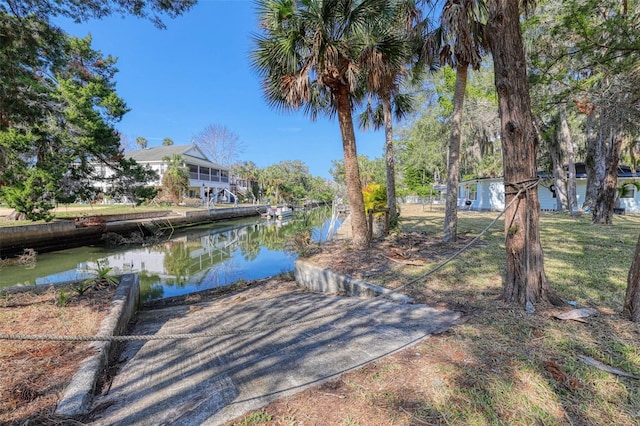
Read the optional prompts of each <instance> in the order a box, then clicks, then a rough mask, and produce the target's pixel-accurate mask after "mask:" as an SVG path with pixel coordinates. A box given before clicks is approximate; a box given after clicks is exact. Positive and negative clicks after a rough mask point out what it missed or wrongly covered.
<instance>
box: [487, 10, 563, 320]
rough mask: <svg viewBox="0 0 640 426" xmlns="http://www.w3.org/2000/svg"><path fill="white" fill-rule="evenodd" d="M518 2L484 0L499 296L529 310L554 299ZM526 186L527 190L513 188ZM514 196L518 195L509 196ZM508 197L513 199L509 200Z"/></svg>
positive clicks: (536, 143) (536, 141)
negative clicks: (501, 259)
mask: <svg viewBox="0 0 640 426" xmlns="http://www.w3.org/2000/svg"><path fill="white" fill-rule="evenodd" d="M518 5H519V2H517V1H513V0H490V1H489V3H488V10H489V20H488V23H487V33H488V38H489V46H490V48H491V52H492V55H493V62H494V69H495V84H496V91H497V93H498V105H499V110H500V123H501V139H502V149H503V161H504V185H505V204H506V205H508V206H509V207H508V209H507V211H506V214H505V246H506V274H505V275H506V276H505V280H504V287H503V294H502V297H503V299H504V300H505V301H507V302H509V303H519V304H520V305H523V306H525V307H526V309H527V311H532V310H533V309H534V308H533V304H534V303H536V302H542V301H550V300H552V299H553V301H555V302H557V299H555V297H553V295H552V294H551V290H550V289H549V285H548V282H547V277H546V275H545V272H544V258H543V253H542V245H541V243H540V231H539V228H538V225H539V217H540V202H539V200H538V189H537V186H535V185H534V184H535V183H536V181H537V173H536V172H537V171H536V156H537V148H538V140H537V137H536V132H535V129H534V127H533V119H532V116H531V100H530V97H529V84H528V81H527V73H526V68H525V64H526V59H525V55H524V48H523V45H522V34H521V32H520V13H519V8H518ZM525 185H531V186H532V188H531V189H529V190H526V191H522V192H519V191H520V190H521V189H523V188H525ZM516 194H518V198H517V199H515V200H514V197H515V196H516ZM512 201H513V203H512Z"/></svg>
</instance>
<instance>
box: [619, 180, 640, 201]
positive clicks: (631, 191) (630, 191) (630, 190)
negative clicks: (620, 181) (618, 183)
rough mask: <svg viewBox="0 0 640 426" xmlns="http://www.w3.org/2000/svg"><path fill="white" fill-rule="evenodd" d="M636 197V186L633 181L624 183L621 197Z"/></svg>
mask: <svg viewBox="0 0 640 426" xmlns="http://www.w3.org/2000/svg"><path fill="white" fill-rule="evenodd" d="M635 197H636V187H635V185H633V184H632V183H627V184H624V185H622V188H620V198H635Z"/></svg>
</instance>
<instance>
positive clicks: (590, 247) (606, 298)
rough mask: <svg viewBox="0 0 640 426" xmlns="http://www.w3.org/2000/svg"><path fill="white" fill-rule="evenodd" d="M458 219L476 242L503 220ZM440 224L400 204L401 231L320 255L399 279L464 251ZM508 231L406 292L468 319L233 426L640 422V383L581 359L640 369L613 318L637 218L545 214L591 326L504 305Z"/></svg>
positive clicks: (552, 266)
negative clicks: (444, 238) (609, 222)
mask: <svg viewBox="0 0 640 426" xmlns="http://www.w3.org/2000/svg"><path fill="white" fill-rule="evenodd" d="M459 217H460V220H459V231H461V232H462V233H463V235H467V237H466V238H467V239H466V241H468V240H469V239H470V238H471V236H473V235H475V234H476V233H478V232H479V231H481V230H482V229H483V228H484V226H486V225H487V224H488V223H489V222H490V221H491V219H492V218H493V217H495V214H489V213H473V212H461V213H460V216H459ZM442 219H443V214H442V212H441V211H426V212H424V211H422V209H421V207H420V206H403V221H402V231H403V232H402V233H401V234H400V235H397V236H390V237H388V238H387V239H385V240H384V241H379V242H377V243H376V244H375V245H374V247H372V249H371V250H369V251H367V252H353V251H351V250H350V249H349V248H348V246H347V245H345V244H344V243H342V244H334V245H333V246H332V247H331V248H330V249H328V253H327V252H325V253H324V254H321V255H317V256H315V257H312V260H313V261H314V262H317V263H320V264H330V265H331V266H332V268H334V269H337V270H340V269H341V268H342V270H343V271H344V272H349V273H351V274H352V275H359V276H361V277H363V278H366V279H367V280H369V281H373V282H377V283H379V284H384V285H387V286H389V287H397V286H398V285H402V284H403V283H406V282H408V281H410V280H411V279H413V278H415V277H417V276H420V275H421V274H423V273H424V272H426V271H428V270H429V269H430V268H432V267H433V266H434V265H435V264H437V263H438V262H439V261H441V260H442V259H444V258H446V257H447V256H448V255H450V254H451V253H453V252H454V251H455V250H456V249H457V248H458V247H459V246H460V244H461V243H456V244H454V245H443V244H441V243H439V238H440V236H441V227H442ZM502 227H503V224H502V222H499V223H498V224H497V225H496V227H495V228H494V229H493V230H492V231H490V232H489V233H488V234H487V235H486V236H485V237H484V238H483V240H482V242H481V244H480V245H479V246H477V247H476V248H474V249H473V250H471V251H469V252H467V253H465V254H463V255H462V256H460V257H459V258H457V259H456V260H455V261H454V262H452V263H451V264H450V265H448V266H446V267H445V268H443V269H442V270H440V271H439V272H437V273H436V274H434V275H432V276H430V277H428V278H426V279H423V280H420V281H419V282H418V283H416V285H413V286H411V287H410V288H409V289H408V290H407V292H408V293H409V294H410V295H411V296H413V297H414V298H415V299H416V300H417V301H419V302H422V303H428V304H430V305H440V306H448V307H450V308H452V309H456V310H459V311H462V312H463V313H464V314H465V316H464V320H463V323H462V324H460V325H458V326H456V327H454V328H452V329H451V330H450V331H448V332H447V333H445V334H443V335H439V336H433V337H432V338H430V339H428V340H426V341H424V342H422V343H420V344H418V345H416V346H414V347H412V348H409V349H406V350H403V351H401V352H399V353H397V354H395V355H393V356H390V357H387V358H385V359H382V360H379V361H377V362H375V363H373V364H370V365H368V366H366V367H363V368H361V369H359V370H356V371H353V372H350V373H347V374H344V375H343V376H341V377H340V378H339V379H337V380H333V381H331V382H328V383H325V384H323V385H321V386H319V387H316V388H312V389H308V390H306V391H304V392H302V393H300V394H298V395H295V396H292V397H289V398H285V399H282V400H279V401H277V402H275V403H273V404H270V405H268V406H266V407H264V408H263V409H262V410H260V411H257V412H254V413H249V414H248V415H246V416H244V417H243V418H241V419H238V420H237V421H235V422H233V424H236V425H249V424H269V425H317V424H331V425H362V426H365V425H439V424H446V425H488V424H509V425H534V424H539V425H602V424H616V425H640V380H634V379H632V378H625V377H620V376H616V375H613V374H610V373H606V372H604V371H601V370H599V369H596V368H594V367H591V366H589V365H587V364H585V363H583V362H581V361H579V360H578V355H586V356H590V357H593V358H595V359H597V360H599V361H601V362H603V363H605V364H607V365H609V366H612V367H615V368H618V369H621V370H624V371H626V372H629V373H631V374H635V375H636V376H640V325H638V324H633V323H630V322H629V321H627V320H625V319H624V318H622V317H621V316H620V314H619V311H620V309H621V308H622V300H623V298H624V290H625V286H626V276H627V273H628V270H629V267H630V265H631V257H632V256H633V248H634V247H635V242H636V239H637V233H638V230H639V229H640V217H637V216H635V217H632V216H616V218H615V224H614V225H613V226H607V227H602V226H594V225H591V224H590V223H589V218H588V217H586V216H583V217H581V218H578V219H573V218H570V217H568V216H564V215H561V214H544V215H543V217H542V230H541V234H542V240H543V248H544V250H545V266H546V272H547V276H548V278H549V281H550V284H551V286H552V288H553V289H554V290H555V291H556V292H557V293H558V294H559V295H560V296H561V297H562V298H563V299H564V300H566V301H576V302H578V304H579V306H581V307H592V308H595V309H597V310H598V312H599V313H598V315H597V316H594V317H590V318H588V319H587V322H586V323H581V322H576V321H560V320H558V319H555V318H554V317H553V315H552V314H553V313H555V312H556V310H554V309H553V308H552V307H550V306H539V307H538V312H536V313H535V314H534V315H528V314H526V313H525V312H524V311H523V310H522V309H521V308H519V307H513V306H509V305H506V304H504V303H503V302H501V301H500V300H499V296H500V292H501V288H502V281H501V280H502V278H501V277H502V274H503V265H504V256H505V254H504V244H503V237H502V230H503V228H502ZM465 233H467V234H465ZM463 243H464V242H463ZM336 252H338V253H339V254H338V255H336ZM394 252H395V253H396V254H397V253H400V252H404V253H407V254H408V255H407V256H406V258H405V259H404V260H405V261H406V262H405V263H420V261H417V260H418V259H420V260H422V259H423V260H424V264H423V265H421V266H420V265H419V266H413V265H408V264H403V263H402V262H401V261H399V260H402V259H398V256H397V255H396V256H394ZM389 257H392V258H393V257H395V258H396V259H395V260H389V259H388V258H389ZM354 265H357V266H354ZM570 308H571V307H570V306H569V305H567V306H566V307H565V308H563V309H565V310H566V309H570Z"/></svg>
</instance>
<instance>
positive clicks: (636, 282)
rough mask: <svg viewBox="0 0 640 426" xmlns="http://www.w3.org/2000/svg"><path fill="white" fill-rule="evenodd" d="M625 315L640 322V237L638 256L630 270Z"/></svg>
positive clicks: (637, 249)
mask: <svg viewBox="0 0 640 426" xmlns="http://www.w3.org/2000/svg"><path fill="white" fill-rule="evenodd" d="M622 312H623V314H624V315H628V316H629V319H631V321H633V322H640V236H638V244H637V245H636V255H635V256H634V258H633V262H632V263H631V269H629V278H628V280H627V292H626V294H625V297H624V308H623V309H622Z"/></svg>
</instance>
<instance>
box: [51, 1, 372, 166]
mask: <svg viewBox="0 0 640 426" xmlns="http://www.w3.org/2000/svg"><path fill="white" fill-rule="evenodd" d="M54 22H56V23H58V24H59V25H61V26H62V27H63V29H65V30H66V31H67V32H69V33H70V34H72V35H75V36H82V37H84V36H86V35H87V34H88V33H91V35H92V37H93V47H94V49H96V50H100V51H101V52H102V53H103V54H104V55H112V56H114V57H117V58H118V63H117V68H118V69H119V71H120V72H119V73H118V74H117V75H116V77H115V79H116V82H117V86H116V88H117V92H118V94H119V95H120V96H121V97H122V98H124V100H125V101H126V102H127V105H128V106H129V108H131V111H130V112H129V113H128V114H127V115H126V116H125V118H124V119H123V120H122V121H121V122H120V123H118V125H117V128H118V130H119V131H120V132H121V133H122V134H124V135H126V136H127V137H128V138H129V139H130V140H135V138H136V137H138V136H144V137H146V138H147V139H148V140H149V146H158V145H160V144H161V143H162V139H164V138H166V137H168V138H171V139H173V141H174V142H175V144H179V145H183V144H189V143H191V140H192V138H193V136H194V135H196V134H198V133H200V132H201V131H202V130H203V129H204V128H205V127H206V126H208V125H211V124H216V125H223V126H226V127H227V128H228V129H229V130H231V131H233V132H234V133H236V134H237V135H238V136H239V138H240V140H241V141H242V143H243V145H244V147H245V148H244V153H243V154H242V155H241V156H242V158H241V160H250V161H253V162H255V163H256V164H257V165H258V167H261V168H263V167H266V166H269V165H271V164H274V163H277V162H279V161H283V160H301V161H303V162H304V163H306V164H307V166H309V171H310V173H311V174H313V175H314V176H322V177H326V178H330V175H329V168H330V167H331V161H332V160H338V159H342V158H343V154H342V142H341V139H340V129H339V126H338V121H337V119H332V120H329V119H328V118H325V117H321V118H320V119H319V120H318V121H315V122H312V121H311V120H310V119H309V118H308V117H306V116H305V115H304V114H302V112H281V111H277V110H273V109H271V108H269V106H268V105H267V103H266V102H265V100H264V97H263V94H262V89H261V87H260V80H259V78H258V76H257V74H256V73H255V72H254V71H253V70H252V69H251V68H250V65H249V53H250V51H251V49H252V48H253V44H252V40H251V35H252V34H253V33H255V32H257V19H256V13H255V6H254V3H253V2H252V1H249V0H227V1H216V0H213V1H212V0H200V1H199V3H198V4H197V5H196V6H195V7H194V8H193V9H192V10H191V11H189V12H188V13H187V14H185V15H184V16H182V17H179V18H177V19H173V20H170V19H165V24H166V25H167V29H166V30H160V29H158V28H156V27H155V26H154V25H153V24H152V23H151V22H149V21H146V20H140V19H137V18H133V17H125V18H122V17H120V16H112V17H109V18H106V19H103V20H92V21H89V22H87V23H83V24H74V23H71V22H69V21H63V20H60V19H58V20H54ZM356 132H357V135H356V137H357V144H358V154H360V155H367V156H369V157H370V158H374V157H381V156H382V152H383V151H382V149H383V143H384V134H383V133H382V132H374V131H371V130H370V131H366V132H360V131H358V129H357V124H356Z"/></svg>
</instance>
